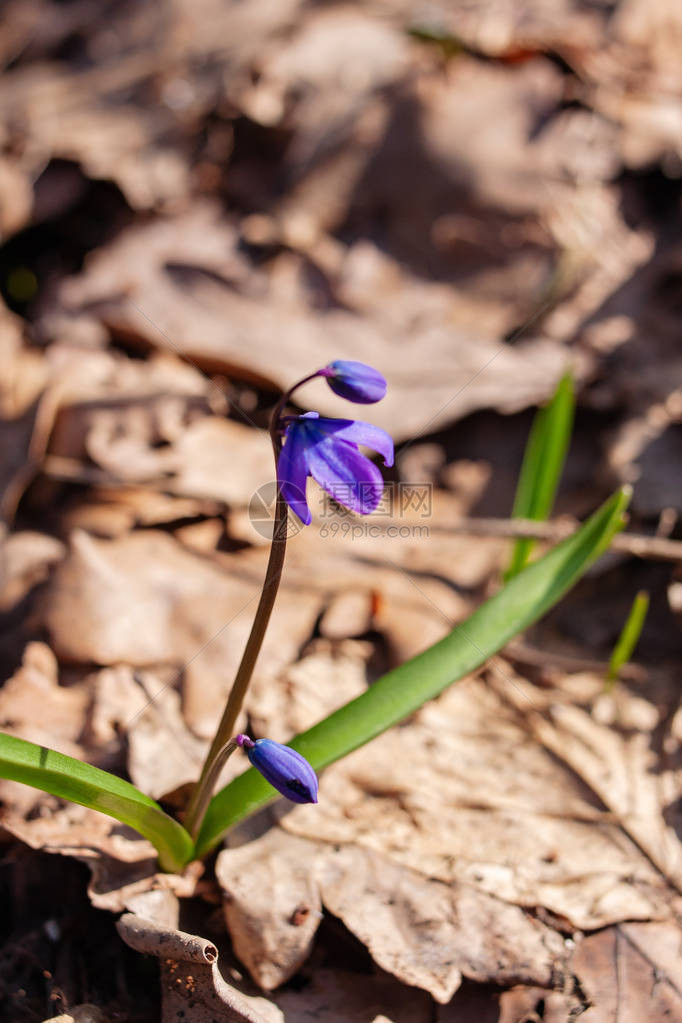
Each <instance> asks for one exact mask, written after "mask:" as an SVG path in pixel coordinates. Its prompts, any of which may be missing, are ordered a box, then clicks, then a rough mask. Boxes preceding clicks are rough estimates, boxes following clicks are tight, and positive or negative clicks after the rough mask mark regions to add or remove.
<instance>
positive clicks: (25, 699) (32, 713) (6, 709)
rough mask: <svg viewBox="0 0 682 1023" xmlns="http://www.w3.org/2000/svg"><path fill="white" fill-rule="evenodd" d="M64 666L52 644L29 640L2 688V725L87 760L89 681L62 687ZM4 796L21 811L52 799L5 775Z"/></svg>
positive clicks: (1, 787) (5, 801)
mask: <svg viewBox="0 0 682 1023" xmlns="http://www.w3.org/2000/svg"><path fill="white" fill-rule="evenodd" d="M58 670H59V666H58V664H57V661H56V659H55V656H54V654H53V653H52V651H51V650H50V648H49V647H48V646H46V645H45V644H44V643H38V642H33V643H29V644H28V646H27V647H26V649H25V651H24V655H23V661H22V664H21V667H20V668H19V669H18V670H17V671H16V672H15V674H14V675H12V677H11V678H9V679H8V680H7V681H6V682H5V684H4V686H3V687H2V689H0V727H1V728H2V731H3V732H7V733H8V734H10V735H16V736H19V737H20V738H22V739H27V740H28V741H29V742H35V743H38V744H40V745H45V746H49V747H51V748H53V749H57V750H58V751H59V752H60V753H64V754H66V755H67V756H72V757H78V758H82V757H83V756H84V746H83V737H82V733H83V728H84V723H85V715H86V709H87V706H88V702H89V692H88V687H87V685H86V684H84V683H76V684H75V685H71V686H60V685H59V680H58ZM0 795H1V798H2V802H3V804H4V805H5V807H8V806H10V807H12V809H13V810H15V811H18V812H20V813H29V812H30V811H32V810H33V809H34V808H35V807H36V806H37V805H39V804H40V803H41V802H42V801H43V800H45V799H47V798H49V797H45V796H44V794H42V793H39V792H38V791H37V790H36V789H33V788H30V787H29V786H27V785H21V784H19V782H13V781H7V780H5V779H3V780H2V781H0ZM4 826H5V827H7V825H4Z"/></svg>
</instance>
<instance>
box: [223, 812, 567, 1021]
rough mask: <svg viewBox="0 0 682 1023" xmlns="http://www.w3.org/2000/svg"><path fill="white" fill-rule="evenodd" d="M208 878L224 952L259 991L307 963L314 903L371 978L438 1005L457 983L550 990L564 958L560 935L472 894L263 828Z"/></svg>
mask: <svg viewBox="0 0 682 1023" xmlns="http://www.w3.org/2000/svg"><path fill="white" fill-rule="evenodd" d="M292 838H293V841H292ZM216 876H217V878H218V880H219V882H220V883H221V885H222V887H223V890H224V892H225V900H226V901H225V919H226V922H227V925H228V928H229V930H230V932H231V934H232V940H233V943H234V948H235V952H236V953H237V955H238V956H239V958H240V959H241V960H242V962H244V964H245V965H246V966H247V967H248V969H249V971H250V973H251V975H252V976H253V977H254V979H255V980H256V981H257V982H258V984H259V985H260V986H261V987H263V988H265V989H266V990H270V989H272V988H274V987H276V986H278V985H279V984H281V983H283V982H284V981H285V980H287V979H288V978H289V977H290V976H291V975H292V974H293V973H295V972H296V970H297V969H298V967H299V966H300V965H301V963H302V961H303V960H304V958H305V957H306V955H307V954H308V952H309V949H310V946H311V944H312V941H313V938H314V935H315V931H316V930H317V927H318V924H319V921H320V917H321V914H320V912H319V910H320V901H321V903H322V904H323V905H324V906H325V908H327V909H328V910H329V911H330V912H331V913H333V914H334V915H335V916H337V917H339V918H340V919H341V920H343V922H344V923H345V925H346V926H347V927H348V928H349V930H351V931H352V932H353V933H354V934H356V935H357V937H358V938H359V939H360V940H361V941H362V942H363V944H366V945H367V947H368V949H369V951H370V953H371V955H372V956H373V958H374V959H375V961H376V962H377V964H378V965H379V966H380V967H382V968H383V969H384V970H387V971H388V972H390V973H392V974H394V976H396V977H398V978H399V979H400V980H402V981H403V982H404V983H406V984H410V985H415V986H418V987H422V988H425V989H426V990H427V991H429V992H430V993H431V994H432V995H433V997H434V998H436V999H437V1000H438V1001H439V1002H442V1003H446V1002H448V1001H449V1000H450V998H451V997H452V995H453V993H454V992H455V991H456V990H457V988H458V987H459V985H460V983H461V980H462V975H465V976H468V977H471V978H474V979H476V980H482V981H486V980H495V981H496V982H498V983H502V984H507V983H510V982H511V983H513V982H515V981H522V980H525V981H531V982H533V981H534V982H536V983H539V984H549V983H550V981H551V978H552V976H553V975H554V974H555V973H556V972H557V971H558V970H559V969H560V963H561V960H562V958H563V956H564V945H563V940H562V939H561V938H560V936H559V935H558V934H556V933H555V932H554V931H552V930H551V929H550V928H549V927H547V926H545V925H544V924H541V923H539V922H538V921H536V920H533V919H532V918H531V917H530V916H529V915H527V914H526V913H524V912H523V910H521V909H520V908H519V907H517V906H511V905H509V904H507V903H503V902H500V901H499V900H498V899H495V898H494V897H492V896H490V895H487V894H485V893H483V892H481V891H479V890H477V889H476V888H475V887H473V886H471V885H447V884H443V883H442V882H439V881H433V880H431V879H430V878H427V877H424V876H423V875H422V874H421V873H418V872H417V871H413V870H409V869H407V868H405V867H403V866H400V865H398V864H396V863H394V862H392V861H391V859H390V858H387V857H385V856H383V855H380V854H377V853H373V852H371V851H370V850H367V849H363V848H361V847H360V846H357V845H352V844H348V845H346V844H344V845H341V846H338V845H337V846H333V845H330V844H327V843H315V842H312V841H303V840H301V839H299V838H294V837H293V836H291V835H287V834H286V833H284V832H283V831H282V830H281V829H280V828H274V829H273V830H272V831H270V832H269V833H268V834H267V835H265V836H264V837H263V838H260V839H258V840H256V841H255V842H251V843H248V844H247V845H245V846H242V847H239V848H237V849H226V850H223V852H221V853H220V856H219V857H218V862H217V864H216Z"/></svg>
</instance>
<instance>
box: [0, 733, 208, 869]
mask: <svg viewBox="0 0 682 1023" xmlns="http://www.w3.org/2000/svg"><path fill="white" fill-rule="evenodd" d="M0 777H2V778H10V779H11V780H12V781H19V782H23V784H24V785H32V786H33V788H36V789H43V791H44V792H50V793H51V794H52V795H53V796H59V798H60V799H68V800H70V801H71V802H72V803H80V804H81V805H82V806H89V807H90V809H92V810H99V811H100V813H106V814H108V816H109V817H115V818H116V820H118V821H121V823H122V824H128V825H130V827H131V828H135V830H136V831H139V833H140V834H141V835H144V837H145V838H148V839H149V841H150V842H152V843H153V845H154V846H155V847H156V849H157V850H158V853H159V861H160V863H161V866H162V868H163V869H164V870H169V871H174V870H180V869H182V867H183V866H184V865H185V864H186V863H188V862H189V861H190V860H191V859H192V857H193V854H194V845H193V842H192V839H191V838H190V836H189V834H188V833H187V832H186V831H185V829H184V828H183V827H182V825H181V824H178V822H177V821H175V820H173V818H172V817H169V816H168V814H166V813H164V812H163V810H162V809H161V807H160V806H159V805H158V803H155V802H154V800H153V799H150V798H149V796H145V795H144V793H142V792H140V791H139V789H136V788H135V786H134V785H131V784H130V782H127V781H124V780H123V778H118V777H116V775H114V774H109V773H108V772H107V771H102V770H101V769H100V768H99V767H93V766H92V764H84V763H83V762H82V761H81V760H75V759H74V758H73V757H67V756H65V755H64V754H63V753H57V752H56V751H55V750H51V749H47V747H45V746H37V745H36V744H35V743H33V742H27V741H26V739H18V738H17V737H16V736H14V735H5V734H4V733H0Z"/></svg>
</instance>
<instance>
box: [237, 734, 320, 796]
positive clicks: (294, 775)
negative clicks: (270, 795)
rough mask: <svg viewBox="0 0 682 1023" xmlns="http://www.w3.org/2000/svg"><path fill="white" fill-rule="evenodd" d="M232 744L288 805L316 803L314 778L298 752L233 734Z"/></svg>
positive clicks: (262, 740)
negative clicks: (242, 752) (236, 746)
mask: <svg viewBox="0 0 682 1023" xmlns="http://www.w3.org/2000/svg"><path fill="white" fill-rule="evenodd" d="M234 742H235V743H236V744H237V745H238V746H241V747H242V748H243V749H245V750H246V755H247V756H248V758H249V760H250V761H251V763H252V764H253V766H254V767H255V768H256V770H257V771H259V772H260V773H261V774H262V775H263V777H264V778H265V780H266V781H269V782H270V784H271V785H272V786H273V788H276V789H277V791H278V792H281V793H282V795H283V796H286V797H287V799H290V800H291V801H292V803H316V802H317V775H316V774H315V772H314V770H313V769H312V767H311V766H310V764H309V763H308V761H307V760H306V759H305V757H302V756H301V754H300V753H297V752H296V750H295V749H292V748H291V747H290V746H283V745H282V744H281V743H279V742H275V741H274V739H257V740H256V741H255V742H254V741H253V739H250V738H249V737H248V735H237V736H236V737H235V739H234Z"/></svg>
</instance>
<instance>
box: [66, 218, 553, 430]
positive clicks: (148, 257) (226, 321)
mask: <svg viewBox="0 0 682 1023" xmlns="http://www.w3.org/2000/svg"><path fill="white" fill-rule="evenodd" d="M193 238H196V243H195V242H194V241H193ZM199 240H200V244H199ZM211 241H212V244H211ZM236 242H237V235H236V232H235V231H234V229H233V228H232V227H231V226H230V225H226V224H225V223H224V221H222V220H221V219H220V214H219V211H218V210H217V209H216V208H214V207H212V206H208V205H206V206H203V207H202V206H197V207H195V208H193V209H192V211H191V212H190V213H187V214H185V215H183V216H182V217H178V218H175V219H168V220H165V221H158V222H156V223H153V224H150V225H148V226H144V227H139V228H131V229H130V230H128V231H127V232H124V233H123V234H122V235H121V236H120V237H119V238H118V239H117V240H116V241H115V242H113V243H112V244H111V245H109V246H107V247H104V248H102V249H101V250H99V251H98V252H97V253H95V254H94V255H93V257H92V258H91V260H90V262H89V265H88V269H87V271H86V273H85V274H84V275H82V276H81V277H77V278H72V279H71V280H69V281H67V282H66V283H65V286H64V288H63V289H62V296H63V301H64V303H65V305H66V306H67V307H68V308H70V309H71V310H73V311H76V310H78V309H79V308H80V307H81V306H82V305H83V304H87V305H88V306H89V307H90V309H91V310H93V311H94V310H96V311H97V315H98V316H99V318H100V319H101V320H102V322H103V323H104V324H105V325H106V326H107V328H108V329H109V330H111V331H112V332H115V333H117V334H121V333H123V334H124V335H126V336H129V337H131V338H138V339H139V340H140V341H144V343H145V345H148V344H151V345H153V346H154V347H155V348H160V349H162V350H163V349H167V348H175V349H177V350H179V351H181V352H182V353H183V354H184V355H186V356H187V357H188V358H190V359H192V360H194V361H196V362H197V363H199V364H201V365H203V366H207V367H211V368H220V369H222V371H224V372H226V373H227V374H229V375H238V376H240V377H242V378H244V379H247V380H252V381H257V382H260V383H261V384H264V385H267V386H270V387H280V388H284V389H286V387H288V386H290V384H291V383H292V381H294V380H295V379H296V378H297V377H302V376H305V375H307V374H308V373H310V370H311V362H310V359H311V355H310V353H311V352H315V353H316V355H315V361H316V362H317V363H319V364H321V365H323V364H324V363H326V362H329V361H331V360H332V359H335V358H339V357H342V358H350V359H353V358H357V359H360V360H362V358H366V353H367V352H368V351H371V352H372V361H373V363H374V364H376V365H377V366H378V367H379V368H380V369H384V370H385V371H388V367H389V366H390V365H391V364H393V363H394V362H395V353H396V352H397V351H398V350H400V355H401V368H400V375H397V374H395V373H394V374H393V376H392V379H391V388H390V390H389V393H388V396H387V398H386V400H385V401H383V402H382V403H381V405H379V406H377V408H376V410H374V411H373V417H372V418H373V420H374V421H376V422H377V424H378V425H380V426H383V427H384V428H386V429H389V430H390V431H391V432H392V434H393V435H394V437H395V439H396V440H401V439H404V438H406V437H409V436H412V435H414V434H415V433H419V432H422V431H424V430H426V429H427V428H428V429H429V430H430V431H431V430H435V429H437V428H438V427H439V426H442V425H443V424H444V423H446V422H451V421H453V420H454V419H456V418H460V417H461V416H463V415H465V414H467V413H468V412H470V411H472V410H473V409H476V408H482V407H489V406H490V405H494V406H495V407H497V408H499V409H501V410H503V411H507V412H510V411H515V410H518V409H520V408H524V407H526V406H528V405H529V404H535V403H536V402H537V401H539V400H541V399H542V398H543V397H546V396H547V395H548V394H549V393H550V392H551V390H552V389H553V386H554V383H555V382H556V380H557V378H558V376H559V375H560V374H561V371H562V369H563V366H564V354H563V352H562V350H561V349H560V347H558V346H557V344H556V343H547V342H544V341H542V340H534V341H528V342H523V343H521V344H519V345H515V346H514V347H513V348H512V347H509V346H505V345H500V344H499V343H498V342H497V341H496V340H495V339H494V335H493V336H491V335H490V334H487V335H482V334H481V333H480V332H478V333H476V332H475V331H474V328H473V325H472V323H471V322H470V319H469V318H468V317H467V321H466V328H460V327H458V325H457V319H456V308H455V307H453V304H452V300H449V301H446V299H445V295H446V292H444V290H443V289H442V288H440V289H439V290H440V291H441V292H442V297H441V298H440V299H439V300H438V302H437V303H435V308H434V309H433V312H432V315H431V316H430V317H429V318H428V319H426V318H425V316H424V304H423V302H422V301H421V299H422V297H423V295H422V293H423V290H424V289H423V288H420V289H414V290H415V300H416V299H417V297H419V306H418V307H417V306H416V301H415V309H414V310H413V315H412V317H411V320H410V322H407V321H406V318H405V317H404V316H403V317H402V323H401V324H396V322H395V321H394V314H393V313H392V312H391V306H392V305H393V303H392V302H388V303H387V304H386V312H385V313H383V314H382V315H381V316H380V315H379V314H377V316H376V318H372V319H371V318H369V317H368V316H360V315H359V314H358V313H351V312H347V311H345V310H342V309H330V310H325V311H324V312H320V311H318V310H315V309H311V308H307V307H306V305H304V304H302V303H301V302H298V303H297V302H292V301H291V298H289V299H281V298H278V296H277V294H272V293H270V294H268V290H269V284H268V279H267V277H265V275H264V274H263V272H262V271H260V272H256V271H255V270H251V271H249V269H248V267H247V266H245V264H244V260H243V257H239V256H238V254H237V253H236V249H235V246H236ZM193 250H194V251H193ZM177 251H182V252H183V257H182V259H183V264H184V265H186V266H188V268H189V269H188V271H187V272H185V273H184V274H172V273H170V272H168V271H167V270H166V269H164V267H165V266H167V265H168V264H169V263H171V262H172V261H173V260H174V259H178V258H179V257H178V256H177V255H174V254H175V253H176V252H177ZM218 274H220V276H218ZM247 275H248V276H247ZM437 287H438V286H437ZM266 296H267V301H265V298H266ZM486 301H489V298H488V297H486ZM432 305H434V303H432ZM417 308H419V314H420V317H421V318H420V319H419V320H416V319H415V316H416V312H417ZM415 331H417V333H415ZM274 337H276V338H277V339H278V344H277V346H276V347H274V348H273V345H272V339H273V338H274ZM245 338H248V344H245ZM168 339H170V340H168ZM488 364H489V366H490V368H489V369H487V371H486V373H485V374H481V371H482V369H483V367H484V366H486V367H487V366H488ZM493 367H494V368H493ZM512 379H513V381H514V386H513V388H512V387H510V380H512ZM311 403H312V404H314V405H315V406H316V407H317V408H318V409H319V410H320V411H321V412H323V413H325V414H335V415H338V414H347V413H348V406H347V403H344V402H343V401H342V400H341V399H338V398H336V397H335V396H334V395H332V394H331V392H330V391H328V389H326V388H323V387H322V386H321V385H319V386H318V387H317V390H316V393H315V396H314V398H311Z"/></svg>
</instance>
